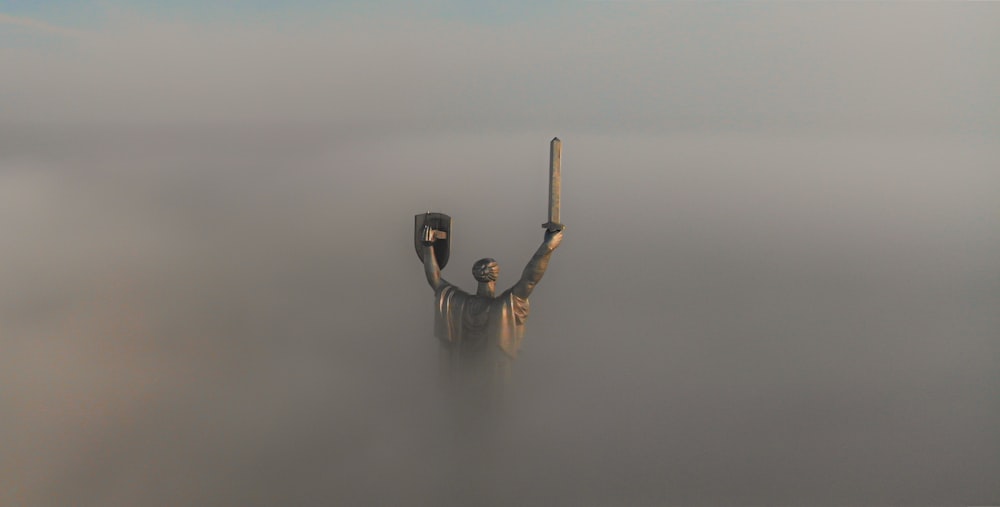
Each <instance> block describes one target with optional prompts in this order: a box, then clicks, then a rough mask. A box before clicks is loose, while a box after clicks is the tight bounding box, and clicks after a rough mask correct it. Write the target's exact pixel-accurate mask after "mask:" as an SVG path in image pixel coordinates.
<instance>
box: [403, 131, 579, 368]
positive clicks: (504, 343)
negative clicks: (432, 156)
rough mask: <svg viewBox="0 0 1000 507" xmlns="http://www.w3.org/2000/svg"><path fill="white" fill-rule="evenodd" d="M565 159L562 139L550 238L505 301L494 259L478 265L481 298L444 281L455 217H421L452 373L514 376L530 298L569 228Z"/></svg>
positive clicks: (420, 247) (420, 242) (419, 244)
mask: <svg viewBox="0 0 1000 507" xmlns="http://www.w3.org/2000/svg"><path fill="white" fill-rule="evenodd" d="M560 158H561V142H560V141H559V139H558V138H556V139H553V140H552V143H551V145H550V156H549V221H548V223H546V224H544V225H543V226H542V227H544V228H545V238H544V240H543V241H542V244H541V246H539V247H538V250H536V251H535V254H534V255H533V256H532V257H531V260H530V261H529V262H528V265H527V266H526V267H525V268H524V271H523V272H522V273H521V278H520V280H518V281H517V283H515V284H514V286H513V287H511V288H509V289H507V290H505V291H503V292H502V293H500V295H499V296H497V295H496V282H497V278H498V275H499V273H500V266H499V265H498V264H497V262H496V260H494V259H490V258H486V259H480V260H478V261H476V263H475V264H473V266H472V276H473V277H474V278H475V279H476V282H477V283H478V286H477V288H476V292H475V294H469V293H467V292H465V291H463V290H462V289H460V288H458V287H457V286H455V285H454V284H452V283H450V282H448V281H446V280H445V279H443V278H441V269H442V268H444V265H445V264H447V262H448V256H449V253H450V241H451V217H449V216H448V215H445V214H443V213H429V212H428V213H424V214H421V215H417V216H416V217H415V220H414V222H415V227H414V229H415V235H414V238H415V247H416V249H417V255H418V257H420V259H421V261H423V264H424V273H425V274H426V276H427V283H428V284H430V286H431V288H433V289H434V295H435V298H436V306H435V318H434V331H435V334H436V335H437V337H438V339H439V340H440V341H441V343H442V354H443V355H444V356H446V357H447V360H446V362H447V363H448V366H449V368H451V369H452V370H458V371H462V372H466V373H472V372H475V373H476V375H475V376H477V377H479V378H484V377H485V378H492V379H493V380H502V379H506V377H507V376H508V375H509V369H510V361H511V360H512V359H514V358H516V357H517V351H518V348H519V347H520V345H521V341H522V339H523V338H524V324H525V321H527V319H528V313H529V311H530V307H529V305H528V297H529V296H530V295H531V293H532V291H533V290H534V289H535V286H536V285H537V284H538V282H539V281H540V280H541V279H542V275H544V274H545V270H546V268H547V267H548V264H549V259H550V258H551V257H552V252H553V251H555V249H556V248H558V247H559V244H560V243H561V242H562V238H563V230H564V229H565V227H564V226H563V225H562V224H561V223H559V205H560V202H559V201H560V190H561V189H560V187H561V185H560V184H561V174H560V173H561V167H560V165H561V164H560ZM452 373H454V371H453V372H452ZM480 373H482V374H485V375H479V374H480Z"/></svg>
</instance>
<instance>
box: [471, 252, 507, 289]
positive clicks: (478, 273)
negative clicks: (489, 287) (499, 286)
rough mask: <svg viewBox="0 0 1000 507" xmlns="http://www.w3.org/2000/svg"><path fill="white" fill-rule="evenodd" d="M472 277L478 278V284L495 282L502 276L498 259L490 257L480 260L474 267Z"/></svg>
mask: <svg viewBox="0 0 1000 507" xmlns="http://www.w3.org/2000/svg"><path fill="white" fill-rule="evenodd" d="M472 276H474V277H476V281H477V282H481V283H487V282H495V281H497V278H498V277H499V276H500V265H499V264H497V261H496V259H490V258H489V257H487V258H485V259H479V260H478V261H476V263H475V264H473V265H472Z"/></svg>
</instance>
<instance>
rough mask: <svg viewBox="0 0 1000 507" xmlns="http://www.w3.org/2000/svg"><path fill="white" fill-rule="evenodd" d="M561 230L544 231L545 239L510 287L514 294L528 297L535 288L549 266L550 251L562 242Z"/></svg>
mask: <svg viewBox="0 0 1000 507" xmlns="http://www.w3.org/2000/svg"><path fill="white" fill-rule="evenodd" d="M562 238H563V231H562V230H559V231H550V230H547V231H545V240H544V241H542V245H541V246H539V247H538V250H536V251H535V255H532V256H531V260H530V261H528V265H527V266H525V267H524V272H523V273H521V279H520V280H518V282H517V283H516V284H515V285H514V287H512V288H511V291H512V292H513V293H514V295H515V296H517V297H519V298H522V299H528V296H530V295H531V291H533V290H535V285H536V284H538V282H539V281H540V280H541V279H542V275H544V274H545V270H546V269H548V267H549V259H550V258H552V252H554V251H555V249H556V248H559V244H560V243H562Z"/></svg>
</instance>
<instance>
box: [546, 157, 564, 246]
mask: <svg viewBox="0 0 1000 507" xmlns="http://www.w3.org/2000/svg"><path fill="white" fill-rule="evenodd" d="M561 194H562V141H560V140H559V138H558V137H554V138H552V142H551V143H549V221H548V222H546V223H544V224H542V227H544V228H545V229H548V230H549V231H550V232H556V231H561V230H563V229H565V228H566V226H565V225H563V224H562V223H560V222H559V198H560V196H561Z"/></svg>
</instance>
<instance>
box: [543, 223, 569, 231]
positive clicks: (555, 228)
mask: <svg viewBox="0 0 1000 507" xmlns="http://www.w3.org/2000/svg"><path fill="white" fill-rule="evenodd" d="M542 228H543V229H545V230H547V231H549V232H559V231H561V230H563V229H565V228H566V226H565V225H563V224H557V223H555V222H545V223H544V224H542Z"/></svg>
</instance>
